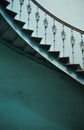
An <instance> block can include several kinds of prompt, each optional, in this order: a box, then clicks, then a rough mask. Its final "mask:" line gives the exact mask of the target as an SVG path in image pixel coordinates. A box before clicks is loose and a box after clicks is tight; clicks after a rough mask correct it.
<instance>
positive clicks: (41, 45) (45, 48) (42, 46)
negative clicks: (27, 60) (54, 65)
mask: <svg viewBox="0 0 84 130" xmlns="http://www.w3.org/2000/svg"><path fill="white" fill-rule="evenodd" d="M39 46H40V47H41V48H43V49H44V50H46V51H48V50H49V49H50V47H51V45H48V44H39Z"/></svg>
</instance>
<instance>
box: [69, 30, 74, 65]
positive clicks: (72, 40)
mask: <svg viewBox="0 0 84 130" xmlns="http://www.w3.org/2000/svg"><path fill="white" fill-rule="evenodd" d="M70 42H71V46H72V63H73V64H74V45H75V38H74V36H73V30H71V38H70Z"/></svg>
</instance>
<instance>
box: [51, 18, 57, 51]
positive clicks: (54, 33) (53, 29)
mask: <svg viewBox="0 0 84 130" xmlns="http://www.w3.org/2000/svg"><path fill="white" fill-rule="evenodd" d="M52 33H53V45H54V51H55V36H56V33H57V28H56V25H55V20H54V19H53V26H52Z"/></svg>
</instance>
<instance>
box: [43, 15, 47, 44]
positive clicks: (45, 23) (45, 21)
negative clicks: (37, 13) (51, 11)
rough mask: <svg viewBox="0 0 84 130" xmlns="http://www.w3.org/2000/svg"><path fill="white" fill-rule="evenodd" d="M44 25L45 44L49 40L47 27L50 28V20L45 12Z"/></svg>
mask: <svg viewBox="0 0 84 130" xmlns="http://www.w3.org/2000/svg"><path fill="white" fill-rule="evenodd" d="M44 27H45V44H46V42H47V28H48V20H47V18H46V14H45V19H44Z"/></svg>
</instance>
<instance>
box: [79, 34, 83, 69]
mask: <svg viewBox="0 0 84 130" xmlns="http://www.w3.org/2000/svg"><path fill="white" fill-rule="evenodd" d="M80 48H81V52H82V62H83V69H84V41H83V36H82V34H81V42H80Z"/></svg>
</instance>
